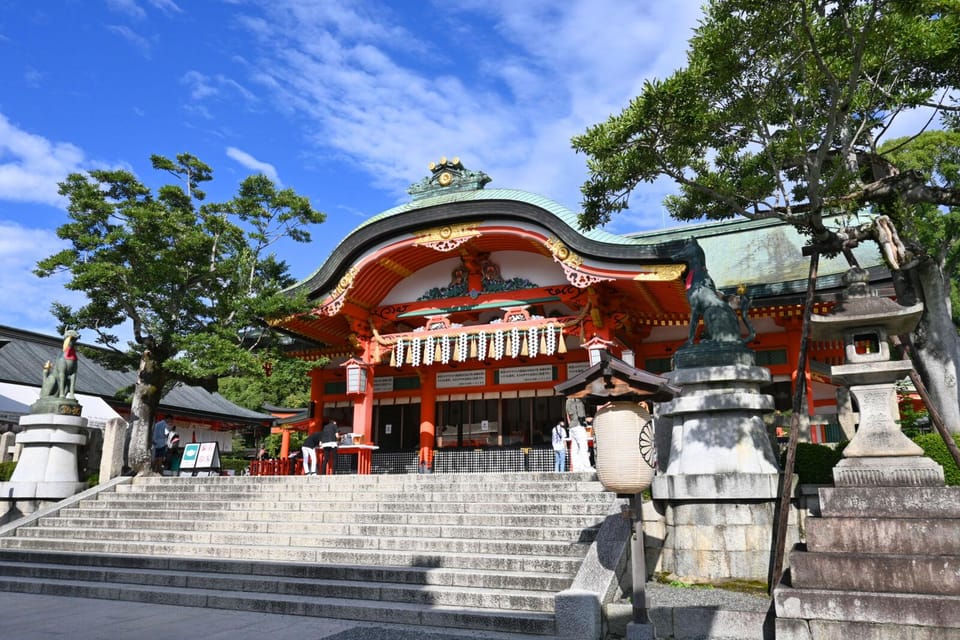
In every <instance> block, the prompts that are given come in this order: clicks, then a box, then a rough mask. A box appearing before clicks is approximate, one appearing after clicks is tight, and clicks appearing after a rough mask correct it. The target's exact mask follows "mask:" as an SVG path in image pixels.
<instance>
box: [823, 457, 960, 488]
mask: <svg viewBox="0 0 960 640" xmlns="http://www.w3.org/2000/svg"><path fill="white" fill-rule="evenodd" d="M833 483H834V485H836V486H837V487H942V486H943V483H944V480H943V467H941V466H940V465H939V464H937V463H936V462H934V461H933V460H931V459H930V458H924V457H921V456H915V457H890V458H879V457H878V458H844V459H843V460H841V461H840V462H839V463H838V464H837V466H835V467H834V468H833Z"/></svg>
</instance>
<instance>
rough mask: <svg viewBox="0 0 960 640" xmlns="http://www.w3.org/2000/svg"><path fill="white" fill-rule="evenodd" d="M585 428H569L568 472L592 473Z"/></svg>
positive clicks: (574, 426)
mask: <svg viewBox="0 0 960 640" xmlns="http://www.w3.org/2000/svg"><path fill="white" fill-rule="evenodd" d="M588 438H589V436H588V435H587V428H586V427H585V426H583V425H582V424H577V425H573V426H571V427H570V440H571V444H570V470H571V471H576V472H581V473H582V472H587V471H594V468H593V466H592V465H591V464H590V444H589V442H588Z"/></svg>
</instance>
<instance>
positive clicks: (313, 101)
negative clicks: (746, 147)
mask: <svg viewBox="0 0 960 640" xmlns="http://www.w3.org/2000/svg"><path fill="white" fill-rule="evenodd" d="M651 4H654V5H656V6H650V5H651ZM634 5H642V6H634ZM661 5H662V6H661ZM260 6H261V12H260V13H259V14H256V15H254V14H248V15H245V16H241V17H240V18H239V23H240V24H241V25H243V27H244V28H246V29H247V30H248V32H249V33H250V34H251V36H252V40H253V42H255V43H257V45H258V46H257V47H256V48H254V49H252V50H251V52H250V54H249V56H248V60H249V61H250V65H251V71H250V77H251V78H254V79H255V81H256V82H258V84H259V86H260V88H261V89H262V90H263V91H266V92H268V93H270V94H271V96H272V98H273V100H274V101H275V103H276V104H278V105H281V106H282V108H283V109H285V110H288V111H289V112H291V113H292V114H295V117H296V118H297V119H298V120H299V122H300V123H302V126H303V127H304V128H305V129H306V131H305V134H306V137H307V139H309V140H311V141H312V142H313V144H315V145H316V146H317V147H318V148H325V149H330V148H332V149H333V150H334V151H336V152H337V153H339V154H343V155H345V156H346V157H348V158H349V159H350V160H352V161H353V162H354V163H355V164H356V165H357V166H359V167H362V168H363V169H365V170H366V171H368V172H369V174H370V175H371V179H372V180H373V181H375V182H376V184H377V186H379V187H381V188H385V189H389V190H390V191H392V192H394V193H396V195H397V197H398V198H405V196H404V190H405V188H406V187H407V186H408V185H409V184H410V183H411V182H414V181H416V180H418V179H420V178H421V177H422V176H423V175H424V174H425V173H426V165H427V163H428V162H430V161H435V160H437V159H439V157H440V156H441V155H447V156H453V155H457V156H460V157H461V158H462V159H463V161H464V163H465V164H467V166H468V167H470V168H472V169H481V170H484V171H486V172H487V173H489V174H490V175H491V176H492V177H493V178H494V183H493V184H492V185H491V187H518V188H523V189H527V190H530V191H535V192H538V193H541V194H543V195H547V196H551V197H554V198H555V199H557V200H558V201H560V202H561V203H563V204H565V205H567V206H569V207H570V208H573V209H575V210H576V209H578V208H579V202H580V193H579V186H580V184H582V182H583V181H584V180H585V179H586V177H587V171H586V160H585V158H583V157H582V156H577V155H576V154H575V153H574V152H573V150H572V149H571V147H570V138H571V137H572V136H573V135H576V134H578V133H582V132H583V131H584V130H585V129H586V128H587V127H588V126H589V125H591V124H595V123H597V122H600V121H603V120H605V119H606V118H607V117H609V116H610V115H611V114H613V113H616V112H619V111H620V110H621V109H623V108H624V107H626V106H627V104H628V103H629V100H630V99H631V98H632V97H634V96H635V95H637V94H638V93H639V92H640V89H641V87H642V83H643V81H644V80H645V79H649V78H651V77H654V76H663V75H667V74H669V73H670V72H671V71H672V70H673V69H675V68H677V67H679V66H682V65H683V64H684V62H685V59H684V52H685V50H686V41H687V39H688V38H689V36H690V34H691V29H692V27H693V26H694V25H695V22H696V20H697V18H698V17H699V15H700V10H699V0H684V1H682V2H675V3H623V2H616V1H615V0H575V1H571V2H567V3H563V4H562V5H556V4H555V3H544V2H521V3H518V2H515V1H513V0H492V1H488V0H484V1H483V2H479V1H474V0H465V1H464V2H459V3H456V4H452V5H451V4H446V5H444V12H443V13H442V14H435V19H436V20H437V21H438V24H437V25H435V29H434V33H441V34H442V37H445V38H447V41H446V42H443V41H440V42H438V43H437V44H436V45H433V44H427V43H425V42H423V41H421V40H420V39H418V38H417V37H415V36H414V35H412V34H410V33H408V32H406V31H405V30H404V29H403V28H402V27H400V26H398V25H399V24H400V22H399V20H391V18H390V16H391V12H390V10H389V9H388V8H387V7H381V8H380V9H378V10H376V11H374V10H373V9H369V8H368V10H367V11H364V10H362V9H360V8H358V7H361V6H363V5H357V4H356V3H353V2H346V1H345V0H344V1H340V2H335V1H333V0H329V1H326V2H323V3H301V2H296V1H294V0H269V2H268V1H266V0H264V1H263V2H262V3H260ZM426 9H428V7H424V10H426ZM248 13H249V12H248ZM657 14H659V15H657ZM666 14H669V16H668V19H664V18H665V15H666ZM611 16H616V19H611ZM664 24H666V25H670V27H669V28H667V29H664V28H663V25H664ZM491 25H492V26H493V28H494V34H495V35H494V36H493V37H491V36H490V31H489V27H490V26H491ZM444 45H449V46H444ZM453 70H455V72H456V73H454V72H453ZM662 195H663V194H658V198H657V199H658V200H659V196H662ZM630 222H631V224H630V228H629V230H635V229H637V226H636V225H637V223H638V222H639V223H640V224H641V225H643V226H644V227H659V226H660V225H661V222H662V216H661V210H660V208H659V207H657V208H656V210H652V211H642V210H636V211H634V215H633V217H632V218H631V220H630ZM614 226H616V223H615V225H614ZM611 229H612V230H618V229H613V228H611Z"/></svg>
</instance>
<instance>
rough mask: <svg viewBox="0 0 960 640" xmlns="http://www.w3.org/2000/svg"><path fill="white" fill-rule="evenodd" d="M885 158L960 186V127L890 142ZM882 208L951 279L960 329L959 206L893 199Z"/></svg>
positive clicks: (941, 182) (940, 182) (950, 185)
mask: <svg viewBox="0 0 960 640" xmlns="http://www.w3.org/2000/svg"><path fill="white" fill-rule="evenodd" d="M880 152H881V153H882V154H883V156H884V157H885V158H887V159H889V160H890V162H892V163H893V164H895V165H896V166H898V167H900V168H901V170H907V171H919V172H921V173H923V174H924V175H927V176H930V179H931V180H932V181H933V182H935V183H936V184H938V185H939V186H941V187H943V188H948V189H957V188H960V131H942V130H941V131H925V132H923V133H921V134H919V135H917V136H913V137H909V138H897V139H894V140H890V141H888V142H886V143H885V144H883V146H881V147H880ZM883 212H884V213H887V214H888V215H890V216H891V218H893V219H894V221H895V222H896V223H897V226H898V227H899V228H900V230H901V235H902V236H903V237H904V238H906V239H908V241H909V242H911V246H910V249H911V251H912V252H913V253H914V254H915V255H917V256H920V257H922V258H924V259H927V260H930V261H933V262H935V263H936V264H937V265H938V267H939V268H940V270H941V271H942V272H943V274H944V276H945V280H946V281H947V282H949V283H951V287H950V299H951V301H952V304H951V308H952V311H953V313H952V318H953V322H954V325H955V326H956V327H958V328H960V306H958V302H960V287H958V278H960V206H953V207H950V208H947V207H937V206H935V205H933V204H930V203H918V204H915V205H913V206H903V203H901V202H892V203H889V204H888V205H887V206H885V207H883Z"/></svg>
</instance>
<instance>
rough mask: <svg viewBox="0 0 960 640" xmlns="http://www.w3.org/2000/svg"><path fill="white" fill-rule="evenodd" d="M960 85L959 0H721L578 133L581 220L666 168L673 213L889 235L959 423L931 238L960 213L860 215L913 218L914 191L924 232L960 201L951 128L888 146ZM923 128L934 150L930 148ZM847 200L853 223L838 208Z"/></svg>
mask: <svg viewBox="0 0 960 640" xmlns="http://www.w3.org/2000/svg"><path fill="white" fill-rule="evenodd" d="M958 87H960V2H957V0H844V1H841V2H836V1H832V0H831V1H827V0H781V1H778V2H768V1H766V0H712V1H711V2H709V3H708V4H707V5H706V7H705V16H704V18H703V20H702V21H701V23H700V25H699V26H698V27H697V29H696V30H695V31H694V34H693V37H692V38H691V40H690V42H689V48H688V53H687V65H686V67H684V68H682V69H679V70H677V71H676V72H674V73H673V74H672V75H671V76H669V77H668V78H666V79H653V80H650V81H648V82H646V83H645V84H644V87H643V91H642V93H641V94H640V95H639V96H637V97H636V98H635V99H634V100H633V101H632V102H631V103H630V105H629V106H628V107H627V108H626V109H624V110H623V111H622V112H621V113H620V114H616V115H614V116H612V117H611V118H609V119H608V120H607V121H605V122H602V123H600V124H597V125H595V126H592V127H590V128H589V129H588V130H587V131H586V132H585V133H584V134H582V135H579V136H576V137H575V138H573V146H574V148H575V149H577V150H578V151H581V152H583V153H585V154H586V155H587V156H588V159H587V164H588V168H589V171H590V176H589V179H588V180H587V181H586V183H585V184H584V185H583V187H582V192H583V196H584V201H583V212H582V213H581V215H580V222H581V224H582V226H584V227H585V228H588V229H589V228H593V227H595V226H597V225H601V224H605V223H607V222H608V221H609V220H610V219H611V215H612V214H614V213H617V212H619V211H621V210H623V209H625V208H626V207H627V206H628V204H629V196H630V193H631V192H632V191H633V189H634V188H635V187H636V186H637V185H639V184H640V183H643V182H653V181H654V180H657V179H658V178H661V177H667V178H670V179H672V180H673V181H674V182H675V184H676V185H677V193H676V194H675V195H672V196H670V197H668V198H667V199H666V202H665V206H666V207H667V210H668V211H669V212H670V214H671V216H673V217H674V218H676V219H678V220H697V219H703V218H706V219H709V220H723V219H727V218H732V217H736V216H743V217H745V218H750V219H763V218H777V219H780V220H783V221H786V222H788V223H790V224H792V225H794V226H795V227H797V228H798V229H799V230H800V231H801V232H803V233H806V234H808V235H809V236H810V237H811V238H812V240H813V241H814V242H815V243H816V244H817V246H818V247H819V248H820V250H821V251H822V252H824V253H825V254H826V255H836V254H839V253H841V252H843V253H844V254H845V255H846V256H847V258H848V259H849V260H850V261H851V262H853V261H854V258H853V255H852V253H851V252H849V251H847V250H848V249H850V248H851V247H853V246H855V245H856V244H857V243H859V242H861V241H865V240H875V241H878V243H879V244H880V246H881V247H882V248H884V250H885V252H884V256H885V257H886V258H887V260H888V261H889V262H890V266H891V267H892V268H893V269H900V268H901V267H902V268H903V269H904V270H905V271H911V273H909V274H904V276H903V277H901V278H899V279H897V280H896V282H897V286H898V291H897V293H898V297H900V298H901V299H902V300H903V301H906V302H910V301H912V300H916V301H921V302H924V303H925V305H926V311H925V314H924V319H923V320H922V321H921V327H920V329H918V332H916V333H915V335H914V337H915V339H916V340H915V342H917V349H916V350H915V352H914V354H913V355H914V363H915V364H918V363H919V364H918V367H917V368H918V370H919V371H920V374H921V375H922V376H923V377H924V381H925V382H927V386H928V388H929V390H930V392H931V396H933V397H934V399H935V400H936V402H937V405H938V408H939V409H940V411H941V413H942V414H943V416H944V419H945V422H947V423H948V424H951V425H955V426H954V428H960V396H958V385H957V378H958V377H960V341H958V340H957V335H956V330H955V328H953V324H952V319H951V312H950V308H949V306H948V305H947V304H945V300H947V299H949V290H948V289H946V290H944V289H943V287H942V285H940V284H939V282H942V281H944V279H945V277H947V278H948V276H949V273H946V274H945V273H944V272H943V271H942V270H941V269H940V264H939V263H938V262H937V261H936V260H935V259H932V258H931V255H933V254H935V253H936V252H934V253H933V254H932V253H931V252H930V251H929V250H928V249H929V248H930V246H928V245H927V244H926V243H927V242H928V241H931V242H935V241H936V239H937V238H939V239H940V241H941V243H942V242H943V240H944V239H945V238H946V237H947V234H949V233H951V231H950V230H951V228H954V231H952V233H953V236H952V237H953V238H956V237H957V236H956V232H955V224H956V222H955V220H953V219H952V218H951V219H950V220H943V221H940V222H938V223H937V225H936V227H935V228H933V229H931V230H930V231H929V233H926V234H922V235H918V236H915V237H911V238H909V239H908V240H909V242H906V243H901V242H900V237H899V236H898V235H897V234H896V233H895V225H894V230H891V228H890V226H889V225H886V224H883V222H885V221H886V220H887V219H888V218H882V220H881V222H880V223H878V222H877V221H876V219H875V218H872V217H871V218H869V219H866V220H861V219H859V218H858V217H857V216H858V214H859V213H860V212H861V211H865V210H868V209H871V208H873V209H874V210H876V211H877V212H880V213H888V214H893V215H891V216H890V219H894V218H895V220H896V222H899V223H900V224H904V222H905V217H904V215H902V214H903V212H904V211H907V210H909V209H910V208H912V207H917V208H918V209H919V210H921V212H922V213H920V214H918V216H919V217H918V218H917V219H916V220H917V224H906V229H907V231H909V232H910V233H916V232H917V229H918V228H919V226H922V225H920V223H919V220H920V219H921V218H922V217H924V216H925V217H926V219H927V220H932V219H935V218H937V216H938V215H939V214H938V212H939V213H940V214H942V213H943V211H944V209H945V208H950V210H951V211H953V210H954V208H956V207H958V206H960V188H958V185H957V184H956V181H955V180H953V179H949V178H950V175H951V170H952V166H953V165H952V163H953V162H954V160H955V157H956V156H955V149H954V153H953V154H951V153H949V147H950V146H951V145H954V146H955V144H956V143H955V139H954V138H950V139H948V140H946V145H944V144H937V143H936V141H935V139H934V138H932V137H929V138H927V139H925V140H920V139H918V140H917V141H916V145H917V146H913V147H912V150H910V151H909V154H910V155H912V160H910V161H907V155H908V148H907V147H906V146H903V145H899V146H898V145H893V146H889V147H881V145H882V143H883V141H884V140H885V136H886V134H887V132H888V131H889V129H890V127H891V126H892V125H893V124H894V122H895V121H900V119H901V116H904V115H905V114H911V115H913V116H914V117H915V116H916V114H918V113H920V114H922V115H923V116H924V119H923V120H922V121H921V122H919V124H914V125H913V126H912V127H911V129H912V130H913V131H914V132H915V133H916V134H919V133H921V132H922V131H924V130H925V129H927V128H928V127H930V126H933V127H934V128H937V127H942V128H943V129H944V131H945V132H947V133H944V135H953V134H952V133H948V132H956V131H958V124H960V122H958V117H957V114H958V112H960V105H958V102H957V99H958V95H960V94H958V93H957V89H958ZM927 116H929V118H927ZM911 122H914V123H915V122H916V121H915V120H914V121H911ZM928 141H929V143H930V145H931V147H932V146H936V147H937V148H938V149H939V150H938V151H937V152H936V153H937V155H936V156H935V157H936V158H937V159H936V160H935V159H934V156H933V155H932V154H933V152H932V151H931V152H930V153H931V155H929V156H928V157H927V160H926V161H920V158H921V156H922V151H921V149H920V146H919V145H926V144H927V143H928ZM941 142H942V141H941ZM944 178H946V179H944ZM843 213H846V214H848V215H849V217H848V218H847V219H848V220H849V222H848V223H846V224H843V225H841V226H839V227H837V226H835V225H833V223H828V220H829V218H828V216H832V215H835V214H843ZM898 213H899V214H900V215H897V214H898ZM944 319H945V322H944Z"/></svg>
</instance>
